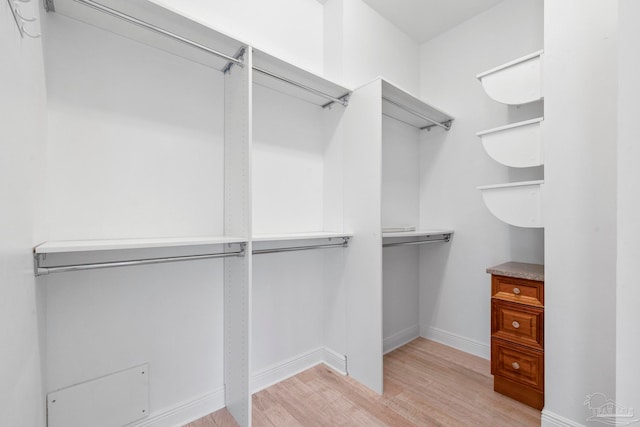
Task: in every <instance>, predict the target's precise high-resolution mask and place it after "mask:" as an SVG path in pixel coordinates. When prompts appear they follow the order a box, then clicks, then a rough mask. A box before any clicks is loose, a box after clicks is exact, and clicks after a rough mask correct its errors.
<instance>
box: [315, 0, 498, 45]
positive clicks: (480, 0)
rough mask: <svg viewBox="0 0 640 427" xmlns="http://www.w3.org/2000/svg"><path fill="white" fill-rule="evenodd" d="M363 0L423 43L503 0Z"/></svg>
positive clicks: (321, 0) (322, 0)
mask: <svg viewBox="0 0 640 427" xmlns="http://www.w3.org/2000/svg"><path fill="white" fill-rule="evenodd" d="M319 1H320V2H324V1H326V0H319ZM363 1H364V2H365V3H366V4H368V5H369V6H370V7H372V8H373V9H374V10H376V11H377V12H378V13H379V14H381V15H382V16H384V17H385V18H387V19H388V20H389V21H391V22H392V23H393V24H395V25H396V26H397V27H398V28H400V29H401V30H403V31H404V32H405V33H407V34H408V35H409V36H411V37H412V38H413V39H415V40H416V41H417V42H419V43H422V42H425V41H427V40H430V39H432V38H434V37H435V36H437V35H438V34H441V33H443V32H445V31H447V30H448V29H450V28H452V27H455V26H456V25H458V24H460V23H461V22H464V21H466V20H467V19H469V18H471V17H473V16H475V15H478V14H480V13H482V12H484V11H485V10H487V9H489V8H491V7H493V6H495V5H496V4H498V3H500V2H501V1H502V0H363Z"/></svg>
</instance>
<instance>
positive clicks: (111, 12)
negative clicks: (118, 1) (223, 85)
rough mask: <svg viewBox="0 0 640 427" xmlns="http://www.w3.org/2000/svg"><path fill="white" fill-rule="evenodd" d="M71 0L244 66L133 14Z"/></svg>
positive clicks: (88, 0)
mask: <svg viewBox="0 0 640 427" xmlns="http://www.w3.org/2000/svg"><path fill="white" fill-rule="evenodd" d="M73 1H75V2H76V3H80V4H83V5H85V6H88V7H91V8H93V9H95V10H97V11H100V12H103V13H106V14H107V15H111V16H113V17H116V18H120V19H122V20H123V21H126V22H128V23H130V24H134V25H137V26H139V27H142V28H145V29H147V30H150V31H153V32H155V33H158V34H161V35H163V36H166V37H169V38H170V39H173V40H176V41H178V42H181V43H184V44H186V45H189V46H192V47H195V48H197V49H200V50H203V51H205V52H207V53H210V54H213V55H215V56H218V57H220V58H223V59H226V60H227V61H229V62H233V63H234V64H236V65H239V66H240V67H243V66H244V63H243V62H242V61H241V60H239V59H236V58H234V57H232V56H229V55H226V54H224V53H222V52H218V51H217V50H214V49H211V48H208V47H206V46H204V45H202V44H200V43H197V42H194V41H193V40H189V39H187V38H185V37H182V36H179V35H177V34H175V33H172V32H170V31H167V30H163V29H162V28H160V27H157V26H155V25H153V24H149V23H148V22H145V21H142V20H140V19H137V18H134V17H133V16H130V15H127V14H125V13H122V12H119V11H117V10H115V9H111V8H110V7H107V6H104V5H101V4H100V3H96V2H94V1H92V0H73ZM53 4H54V0H48V1H47V2H46V5H47V11H54V12H55V6H52V5H53Z"/></svg>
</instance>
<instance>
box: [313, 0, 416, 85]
mask: <svg viewBox="0 0 640 427" xmlns="http://www.w3.org/2000/svg"><path fill="white" fill-rule="evenodd" d="M324 8H325V9H324V19H325V21H324V35H325V41H324V43H325V45H324V52H325V75H326V76H327V78H330V79H332V80H335V81H337V82H341V83H343V84H345V85H346V86H347V87H350V88H352V89H353V88H357V87H360V86H362V85H364V84H365V83H368V82H370V81H371V80H373V79H375V78H376V77H378V76H383V77H384V78H385V79H387V80H389V81H391V82H393V83H395V84H396V85H398V86H400V87H401V88H403V89H404V90H406V91H409V92H411V93H417V91H418V82H419V73H418V68H419V61H418V43H416V42H415V41H414V40H413V39H411V38H410V37H409V36H408V35H406V34H405V33H404V32H402V30H400V29H399V28H397V27H395V26H394V25H393V24H391V23H390V22H389V21H387V20H386V19H384V18H383V17H382V16H381V15H380V14H379V13H378V12H376V11H374V10H373V9H371V8H370V7H369V6H368V5H366V4H365V3H364V2H362V1H361V0H328V1H327V3H326V4H325V5H324Z"/></svg>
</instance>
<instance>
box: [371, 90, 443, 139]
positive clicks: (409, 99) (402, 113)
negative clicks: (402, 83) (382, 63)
mask: <svg viewBox="0 0 640 427" xmlns="http://www.w3.org/2000/svg"><path fill="white" fill-rule="evenodd" d="M381 81H382V114H384V115H386V116H388V117H391V118H394V119H396V120H399V121H401V122H403V123H407V124H409V125H411V126H414V127H417V128H419V129H430V128H432V127H434V126H436V127H437V126H438V125H436V124H435V123H434V122H437V123H439V124H441V125H444V126H446V125H449V124H450V123H451V121H452V120H453V117H451V116H450V115H449V114H447V113H444V112H442V111H440V110H438V109H437V108H435V107H433V106H431V105H429V104H427V103H426V102H424V101H422V100H420V99H418V98H416V97H415V96H413V95H411V94H410V93H409V92H406V91H404V90H402V89H400V88H399V87H397V86H395V85H394V84H392V83H390V82H388V81H386V80H384V79H381ZM425 117H428V118H429V119H431V120H433V121H430V120H426V119H425Z"/></svg>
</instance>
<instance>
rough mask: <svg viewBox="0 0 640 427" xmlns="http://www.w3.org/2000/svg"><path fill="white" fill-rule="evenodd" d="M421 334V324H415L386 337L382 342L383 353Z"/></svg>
mask: <svg viewBox="0 0 640 427" xmlns="http://www.w3.org/2000/svg"><path fill="white" fill-rule="evenodd" d="M419 336H420V326H419V325H413V326H409V327H408V328H405V329H403V330H401V331H399V332H396V333H395V334H392V335H390V336H388V337H386V338H385V339H384V340H383V342H382V351H383V352H384V353H383V354H387V353H389V352H391V351H393V350H395V349H396V348H399V347H402V346H403V345H405V344H406V343H408V342H410V341H413V340H415V339H416V338H418V337H419Z"/></svg>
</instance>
